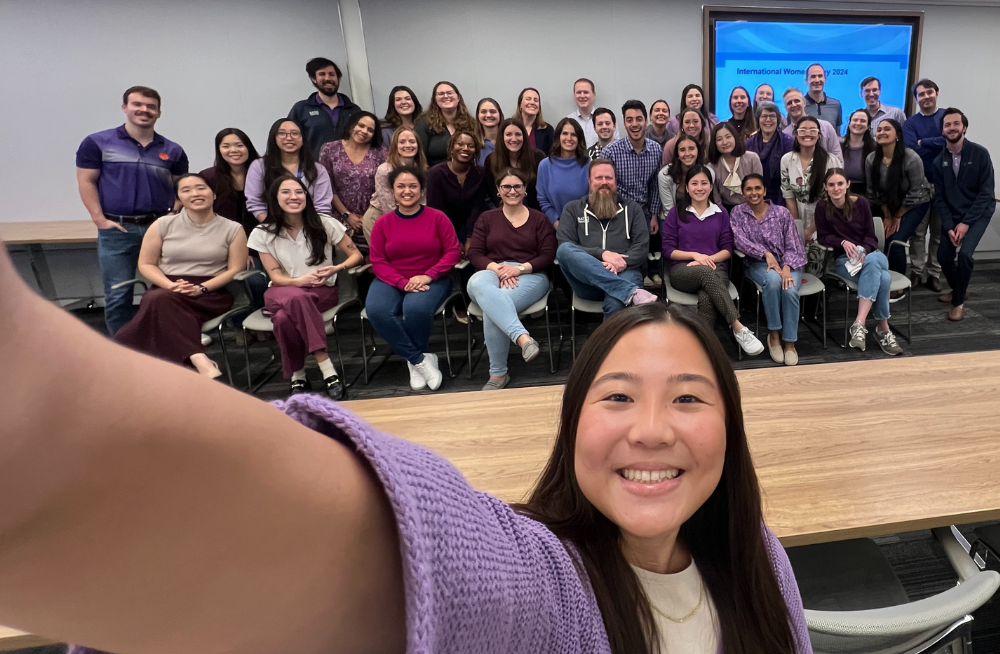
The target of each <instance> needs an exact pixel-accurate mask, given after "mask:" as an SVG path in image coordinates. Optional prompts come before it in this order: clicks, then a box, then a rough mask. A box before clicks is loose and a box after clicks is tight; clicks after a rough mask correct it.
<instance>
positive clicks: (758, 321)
mask: <svg viewBox="0 0 1000 654" xmlns="http://www.w3.org/2000/svg"><path fill="white" fill-rule="evenodd" d="M755 288H756V287H755ZM760 305H761V301H760V291H757V303H756V306H757V326H756V327H755V328H754V333H755V334H757V336H758V337H759V336H760Z"/></svg>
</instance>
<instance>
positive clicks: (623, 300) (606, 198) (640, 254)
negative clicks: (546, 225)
mask: <svg viewBox="0 0 1000 654" xmlns="http://www.w3.org/2000/svg"><path fill="white" fill-rule="evenodd" d="M589 175H590V191H589V193H588V194H587V195H586V196H585V197H582V198H580V199H579V200H574V201H572V202H569V203H567V204H566V206H565V207H564V208H563V211H562V215H561V216H560V217H559V229H558V231H557V232H556V237H557V238H558V240H559V249H558V250H556V257H557V258H558V260H559V267H560V269H561V270H562V271H563V274H564V275H565V276H566V281H567V282H569V285H570V286H571V287H572V288H573V292H574V293H576V295H577V296H578V297H580V298H581V299H584V300H591V301H594V302H600V301H603V302H604V319H605V320H607V319H608V317H609V316H611V315H612V314H614V313H616V312H618V311H621V310H622V309H624V308H625V307H626V306H627V305H630V304H645V303H647V302H655V301H656V296H655V295H653V294H652V293H650V292H648V291H646V290H643V288H642V278H643V272H642V267H643V265H644V264H645V262H646V254H647V253H648V252H649V221H648V220H647V219H646V216H645V214H644V213H643V211H642V207H640V206H639V204H638V203H636V202H633V201H632V200H626V199H623V198H619V197H618V186H617V183H616V181H615V169H614V166H612V164H611V162H610V161H608V160H607V159H594V160H593V161H591V162H590V173H589Z"/></svg>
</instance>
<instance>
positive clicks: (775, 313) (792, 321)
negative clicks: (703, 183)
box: [729, 173, 807, 366]
mask: <svg viewBox="0 0 1000 654" xmlns="http://www.w3.org/2000/svg"><path fill="white" fill-rule="evenodd" d="M743 197H745V198H746V202H745V203H743V204H738V205H736V207H735V208H733V212H732V213H731V214H729V222H730V224H731V225H732V228H733V243H734V244H735V247H736V249H737V250H739V251H740V252H743V254H745V255H746V260H745V262H744V266H745V269H746V271H747V274H748V275H750V277H751V278H752V279H753V280H754V281H755V282H756V283H757V284H758V285H759V286H760V288H761V299H762V300H763V303H764V315H765V316H766V317H767V329H768V331H769V332H770V333H769V334H768V336H767V349H768V353H769V354H770V355H771V359H772V360H773V361H774V362H775V363H784V364H785V365H786V366H794V365H795V364H797V363H798V362H799V355H798V352H797V351H796V350H795V341H797V340H798V335H799V288H800V287H801V285H802V269H803V268H804V267H805V265H806V262H807V259H806V251H805V248H803V247H802V239H801V238H800V237H799V230H798V228H797V227H796V226H795V220H794V219H793V218H792V214H791V213H789V211H788V209H786V208H785V207H783V206H778V205H775V204H773V203H771V202H769V201H768V200H767V199H766V197H767V192H766V190H765V189H764V178H763V177H762V176H760V175H757V174H754V173H751V174H749V175H747V176H746V177H744V178H743Z"/></svg>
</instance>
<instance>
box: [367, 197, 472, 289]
mask: <svg viewBox="0 0 1000 654" xmlns="http://www.w3.org/2000/svg"><path fill="white" fill-rule="evenodd" d="M368 245H369V248H370V249H369V256H370V257H371V261H372V269H373V270H374V271H375V276H376V277H378V278H379V279H380V280H381V281H383V282H385V283H386V284H389V285H390V286H395V287H396V288H399V289H402V288H403V287H405V286H406V283H407V282H408V281H409V280H410V278H411V277H414V276H416V275H428V276H429V277H431V279H440V278H441V277H443V276H445V275H446V274H448V271H450V270H451V269H452V268H453V267H454V266H455V264H456V263H458V261H459V259H460V258H461V252H460V250H459V248H458V237H457V236H455V228H454V227H452V224H451V221H450V220H448V216H446V215H444V213H442V212H441V211H438V210H437V209H432V208H431V207H423V208H422V209H421V210H420V211H419V212H418V213H417V214H416V215H415V216H406V217H403V216H401V215H399V214H398V213H396V212H395V211H390V212H389V213H387V214H384V215H383V216H381V217H380V218H379V219H378V220H376V221H375V225H374V227H372V238H371V242H370V243H369V244H368Z"/></svg>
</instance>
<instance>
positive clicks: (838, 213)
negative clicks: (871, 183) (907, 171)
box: [816, 168, 903, 356]
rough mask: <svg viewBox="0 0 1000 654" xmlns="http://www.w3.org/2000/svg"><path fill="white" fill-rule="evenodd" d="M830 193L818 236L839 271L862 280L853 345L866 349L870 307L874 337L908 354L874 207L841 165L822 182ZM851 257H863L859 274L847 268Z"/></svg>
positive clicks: (819, 209)
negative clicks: (893, 319) (892, 307)
mask: <svg viewBox="0 0 1000 654" xmlns="http://www.w3.org/2000/svg"><path fill="white" fill-rule="evenodd" d="M823 185H824V188H825V190H826V194H825V196H824V197H823V199H821V200H820V201H819V203H818V204H817V205H816V239H817V241H818V242H819V244H820V245H822V246H823V247H827V248H831V249H832V250H833V256H834V266H835V267H836V270H837V274H838V275H840V276H841V277H843V278H844V279H854V281H855V282H856V283H857V285H858V313H857V317H856V318H855V319H854V323H853V324H852V325H851V327H850V330H849V331H850V342H849V343H848V345H850V347H856V348H858V349H859V350H861V351H862V352H864V350H865V341H866V339H867V337H868V329H867V328H866V327H865V321H866V320H867V319H868V313H869V312H871V314H872V317H873V318H875V322H876V326H875V340H876V341H877V342H878V344H879V347H881V348H882V351H883V352H885V353H886V354H888V355H890V356H896V355H898V354H902V353H903V348H901V347H899V343H897V342H896V337H895V336H894V335H893V333H892V329H891V328H890V327H889V317H890V316H889V284H890V283H891V282H892V276H891V275H890V274H889V261H888V260H887V259H886V258H885V255H884V254H882V253H881V252H880V251H879V249H878V239H877V238H876V236H875V223H874V220H873V219H872V210H871V206H869V204H868V200H867V199H865V197H864V196H861V195H854V194H853V193H851V192H850V184H849V182H848V181H847V176H846V175H844V171H843V169H842V168H832V169H830V170H828V171H826V176H825V178H824V182H823ZM848 260H851V261H854V262H857V261H860V262H861V270H860V271H857V273H856V274H855V275H851V274H850V273H849V272H848V271H847V263H848Z"/></svg>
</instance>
